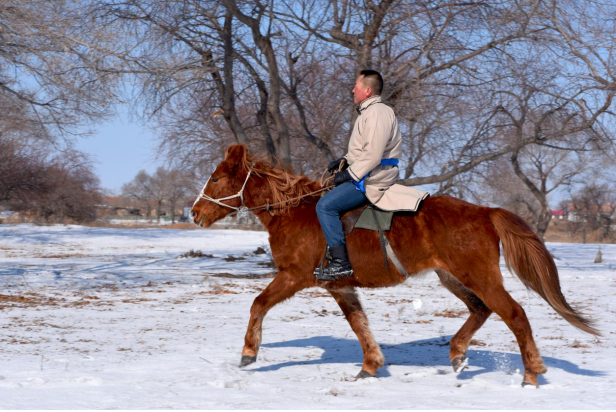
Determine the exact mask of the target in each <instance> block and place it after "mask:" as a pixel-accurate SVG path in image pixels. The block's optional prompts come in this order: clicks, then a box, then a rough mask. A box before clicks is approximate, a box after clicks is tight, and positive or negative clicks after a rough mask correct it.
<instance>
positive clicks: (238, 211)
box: [193, 169, 252, 216]
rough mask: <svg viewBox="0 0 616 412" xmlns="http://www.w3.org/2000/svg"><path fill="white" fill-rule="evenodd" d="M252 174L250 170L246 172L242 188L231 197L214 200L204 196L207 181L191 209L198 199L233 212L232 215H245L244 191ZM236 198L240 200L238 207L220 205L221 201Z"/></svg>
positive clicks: (246, 211)
mask: <svg viewBox="0 0 616 412" xmlns="http://www.w3.org/2000/svg"><path fill="white" fill-rule="evenodd" d="M251 173H252V169H250V170H248V174H247V175H246V180H244V184H243V185H242V188H241V189H240V191H239V192H237V193H236V194H234V195H231V196H227V197H221V198H219V199H214V198H212V197H210V196H208V195H206V194H205V188H206V186H207V184H208V182H209V181H210V180H209V179H208V181H207V182H205V185H204V186H203V190H201V193H199V196H197V200H195V203H193V208H194V207H195V205H196V204H197V202H198V201H199V199H204V200H208V201H210V202H213V203H216V204H217V205H219V206H224V207H228V208H230V209H233V210H235V212H232V215H233V214H238V215H240V216H243V215H245V214H246V213H248V211H249V209H248V208H247V207H246V205H245V204H244V189H246V183H248V179H249V178H250V174H251ZM236 197H239V198H240V200H241V203H240V205H239V206H238V207H235V206H231V205H228V204H226V203H222V201H223V200H231V199H235V198H236Z"/></svg>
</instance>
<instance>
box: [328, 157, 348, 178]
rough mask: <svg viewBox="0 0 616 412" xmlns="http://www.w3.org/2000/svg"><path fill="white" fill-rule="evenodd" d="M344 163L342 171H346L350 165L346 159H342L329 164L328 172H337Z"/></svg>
mask: <svg viewBox="0 0 616 412" xmlns="http://www.w3.org/2000/svg"><path fill="white" fill-rule="evenodd" d="M342 162H344V163H345V164H344V166H342V170H345V169H346V168H347V167H349V165H348V164H346V159H345V158H344V157H341V158H340V159H338V160H334V161H333V162H329V164H328V165H327V171H328V172H329V173H330V174H332V173H334V172H337V171H338V169H339V168H340V163H342Z"/></svg>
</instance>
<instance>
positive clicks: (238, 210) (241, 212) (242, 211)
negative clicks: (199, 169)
mask: <svg viewBox="0 0 616 412" xmlns="http://www.w3.org/2000/svg"><path fill="white" fill-rule="evenodd" d="M251 173H252V169H249V170H248V174H247V175H246V180H245V181H244V184H243V185H242V188H241V189H240V191H239V192H237V193H236V194H234V195H231V196H227V197H221V198H219V199H214V198H213V197H210V196H208V195H206V194H205V188H206V186H207V184H208V182H209V179H208V181H207V182H205V185H204V186H203V190H201V193H199V196H197V200H195V203H193V208H194V207H195V205H196V204H197V202H198V201H199V200H200V199H203V200H207V201H209V202H212V203H216V204H217V205H219V206H224V207H228V208H229V209H233V210H234V211H233V212H231V213H230V214H229V215H230V216H233V215H235V214H237V215H238V216H245V215H247V214H248V212H253V211H255V210H261V209H263V210H267V211H270V212H271V208H272V206H278V205H281V204H284V203H288V202H291V201H293V200H297V199H302V198H304V197H308V196H312V195H315V194H317V193H321V192H324V191H326V190H329V189H331V188H332V187H333V186H332V185H328V186H325V187H323V188H321V189H319V190H316V191H314V192H310V193H306V194H304V195H302V196H297V197H294V198H292V199H288V200H283V201H282V202H278V203H272V204H270V203H269V201H268V202H267V203H266V204H264V205H261V206H256V207H251V208H248V207H246V205H245V204H244V189H246V184H247V183H248V179H249V178H250V174H251ZM236 197H239V198H240V200H241V203H240V205H239V206H238V207H235V206H231V205H228V204H226V203H222V201H223V200H231V199H235V198H236Z"/></svg>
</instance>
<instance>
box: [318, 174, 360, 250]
mask: <svg viewBox="0 0 616 412" xmlns="http://www.w3.org/2000/svg"><path fill="white" fill-rule="evenodd" d="M366 201H367V198H366V195H365V194H364V193H362V192H360V191H359V190H357V188H356V187H355V185H354V184H353V183H352V182H344V183H343V184H341V185H340V186H337V187H335V188H334V189H333V190H332V191H331V192H329V193H328V194H326V195H325V196H323V197H322V198H321V200H319V203H317V216H318V217H319V222H321V228H322V229H323V234H325V240H327V244H328V245H329V246H330V247H336V246H340V245H343V244H345V240H344V229H343V228H342V221H341V220H340V216H342V215H343V214H344V213H345V212H348V211H349V210H351V209H355V208H356V207H358V206H360V205H362V204H364V203H365V202H366Z"/></svg>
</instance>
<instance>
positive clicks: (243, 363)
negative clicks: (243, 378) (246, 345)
mask: <svg viewBox="0 0 616 412" xmlns="http://www.w3.org/2000/svg"><path fill="white" fill-rule="evenodd" d="M256 361H257V357H256V356H242V360H241V361H240V368H241V367H243V366H248V365H250V364H251V363H255V362H256Z"/></svg>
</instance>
